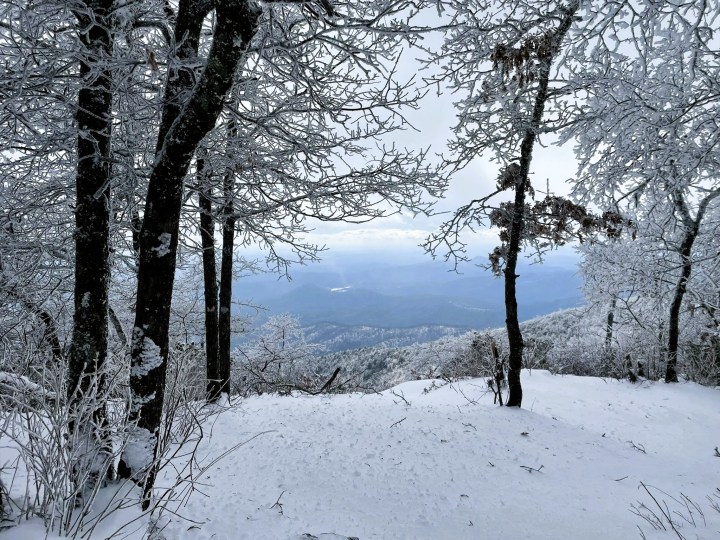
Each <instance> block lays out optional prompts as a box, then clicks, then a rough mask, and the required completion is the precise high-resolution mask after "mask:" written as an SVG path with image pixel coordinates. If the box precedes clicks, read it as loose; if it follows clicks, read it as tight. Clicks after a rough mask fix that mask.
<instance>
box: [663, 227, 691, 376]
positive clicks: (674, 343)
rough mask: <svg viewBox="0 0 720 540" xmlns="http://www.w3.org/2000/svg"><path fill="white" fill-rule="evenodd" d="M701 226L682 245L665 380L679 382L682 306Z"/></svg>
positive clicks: (671, 315)
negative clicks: (678, 359)
mask: <svg viewBox="0 0 720 540" xmlns="http://www.w3.org/2000/svg"><path fill="white" fill-rule="evenodd" d="M698 229H699V227H691V228H690V229H688V230H687V231H686V233H685V238H684V240H683V243H682V245H681V246H680V259H681V261H682V271H681V272H680V279H678V282H677V284H676V285H675V294H674V295H673V300H672V303H671V304H670V317H669V318H668V349H667V365H666V367H665V382H668V383H670V382H678V377H677V357H678V346H679V343H680V308H681V307H682V302H683V298H684V297H685V292H686V291H687V284H688V281H689V280H690V274H691V273H692V246H693V244H694V243H695V238H697V233H698Z"/></svg>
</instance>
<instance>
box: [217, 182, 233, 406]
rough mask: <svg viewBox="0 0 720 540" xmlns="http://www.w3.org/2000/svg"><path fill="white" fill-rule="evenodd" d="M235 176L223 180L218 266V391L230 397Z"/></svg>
mask: <svg viewBox="0 0 720 540" xmlns="http://www.w3.org/2000/svg"><path fill="white" fill-rule="evenodd" d="M234 178H235V175H234V174H233V173H232V172H228V173H227V174H226V175H225V178H224V180H223V196H224V199H225V204H224V208H223V234H222V260H221V264H220V315H219V323H220V334H219V339H220V354H219V356H218V368H219V373H220V391H221V392H222V393H225V394H228V395H230V339H231V337H232V332H231V327H230V323H231V320H232V278H233V271H232V267H233V251H234V242H235V217H234V215H233V212H234V207H233V184H234Z"/></svg>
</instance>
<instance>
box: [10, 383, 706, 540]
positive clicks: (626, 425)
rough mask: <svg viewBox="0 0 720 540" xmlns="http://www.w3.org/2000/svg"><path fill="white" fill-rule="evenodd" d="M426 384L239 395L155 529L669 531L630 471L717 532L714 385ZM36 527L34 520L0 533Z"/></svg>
mask: <svg viewBox="0 0 720 540" xmlns="http://www.w3.org/2000/svg"><path fill="white" fill-rule="evenodd" d="M441 384H443V383H441V382H439V381H436V383H435V385H436V386H437V385H441ZM432 386H433V383H432V382H431V381H415V382H408V383H404V384H402V385H400V386H398V387H396V388H394V389H392V390H388V391H385V392H383V393H382V394H367V395H360V394H353V395H337V396H317V397H310V396H297V397H277V396H267V395H266V396H261V397H255V398H250V399H246V400H243V401H240V402H239V403H238V404H237V406H236V407H233V408H232V409H230V410H228V411H226V412H224V413H222V414H220V415H219V416H218V417H217V418H216V419H215V422H214V424H213V426H212V431H211V432H208V433H206V439H205V440H204V441H203V443H202V444H201V447H200V454H201V457H204V458H205V459H206V460H208V461H209V460H212V459H213V458H215V457H216V456H218V455H220V454H222V453H223V452H225V451H226V450H228V449H229V448H231V447H233V446H234V445H236V444H237V443H239V442H242V441H244V440H247V439H250V438H252V437H253V436H256V435H257V434H258V433H263V434H262V435H260V436H257V437H255V438H254V439H253V440H252V441H250V442H248V443H247V444H245V445H243V446H241V447H240V448H238V449H237V450H235V451H234V452H232V453H230V454H229V455H228V456H226V457H225V458H223V459H222V460H220V461H218V462H217V463H216V464H215V465H213V466H212V467H211V468H210V469H209V470H208V471H207V474H205V475H204V476H203V477H202V478H200V481H201V482H202V483H201V484H198V485H197V488H198V491H196V492H195V493H194V494H193V495H192V497H191V498H190V499H189V501H188V502H187V504H186V505H184V506H182V507H181V508H179V513H180V514H181V515H182V516H184V517H185V518H188V519H189V520H192V521H185V520H182V519H180V518H179V517H175V516H170V522H169V523H164V524H166V527H165V529H164V530H163V535H164V538H166V539H167V540H173V539H179V540H180V539H182V540H184V539H187V540H201V539H202V540H205V539H207V540H210V539H215V540H225V539H228V540H231V539H253V540H255V539H278V540H286V539H293V540H295V539H299V538H303V536H302V535H303V534H305V533H309V534H311V535H314V536H317V537H319V538H337V537H336V536H330V533H332V534H335V535H341V536H342V537H357V538H359V539H360V540H369V539H495V538H503V539H505V540H514V539H529V540H530V539H602V540H614V539H617V540H627V539H632V538H641V533H640V530H639V529H638V527H640V528H642V530H643V531H644V533H645V534H646V536H647V538H649V539H651V538H678V535H677V534H676V533H675V532H673V531H672V530H668V531H666V532H663V531H660V532H658V531H656V530H653V528H652V527H651V526H650V524H649V523H648V522H647V521H645V520H643V519H642V518H641V517H639V516H637V515H635V514H634V513H633V511H632V510H633V505H634V506H635V508H636V509H640V510H641V511H642V512H645V513H646V514H648V515H649V511H647V510H642V509H641V504H644V505H646V506H647V507H648V508H649V509H651V510H653V511H654V512H655V513H656V514H657V515H660V514H661V510H660V509H659V508H658V507H657V506H656V505H655V503H654V502H653V499H652V498H651V496H650V495H649V494H648V493H647V492H646V491H645V489H644V488H643V487H642V485H641V482H642V483H644V484H645V485H646V486H647V488H648V489H649V490H650V493H651V494H652V495H653V496H654V497H655V498H656V500H657V501H658V503H660V504H661V505H663V509H665V506H664V505H665V504H667V511H669V512H673V511H678V514H672V516H673V518H674V520H675V522H676V523H677V524H678V526H680V525H682V528H680V529H679V531H680V533H681V534H683V535H684V536H685V537H686V538H688V539H696V538H699V539H707V540H710V539H717V538H720V512H718V511H716V510H714V509H713V508H712V506H711V503H712V501H714V502H715V504H718V505H720V491H718V488H720V457H716V456H715V453H716V450H715V448H716V447H718V446H720V390H718V389H711V388H704V387H701V386H698V385H695V384H691V383H686V384H677V385H665V384H662V383H648V382H643V383H642V384H635V385H633V384H630V383H629V382H618V381H613V380H601V379H596V378H589V377H588V378H583V377H572V376H564V377H561V376H553V375H550V374H549V373H547V372H544V371H537V370H535V371H533V372H532V373H527V372H525V373H524V387H525V400H524V406H525V408H524V409H520V410H516V409H507V408H500V407H497V406H495V405H493V403H492V396H491V395H490V394H486V393H485V385H484V383H483V381H481V380H474V381H473V380H470V381H465V382H461V383H456V384H452V385H444V386H442V387H440V388H437V389H432V390H430V391H426V389H428V388H430V387H432ZM399 396H403V397H399ZM406 401H407V402H408V403H409V404H408V403H406ZM641 449H644V452H643V451H642V450H641ZM169 480H170V476H168V477H167V478H166V479H164V480H161V481H160V483H162V482H167V481H169ZM683 496H687V497H688V498H689V499H690V500H692V501H693V502H694V503H696V504H697V505H698V506H699V508H700V510H702V512H704V517H703V516H702V515H701V514H700V512H699V511H698V510H697V509H695V508H693V507H692V506H690V508H691V510H692V512H690V511H689V510H688V508H687V507H685V506H684V505H682V504H680V503H682V501H683V499H682V497H683ZM682 516H685V518H687V520H689V521H692V520H694V521H695V526H693V525H692V524H691V523H688V521H687V520H685V519H684V518H683V517H682ZM665 526H666V527H667V528H668V529H670V526H669V525H668V524H667V523H665ZM323 534H326V535H327V536H323ZM139 536H140V535H139V534H138V535H137V537H139ZM43 537H44V535H40V529H39V528H38V526H37V524H26V525H23V526H22V527H20V528H14V529H10V530H7V531H5V532H4V533H3V534H0V539H2V540H9V539H16V538H17V539H20V538H23V539H28V540H29V539H33V538H43ZM94 537H97V538H102V537H103V536H102V535H101V534H100V533H97V535H94V536H93V538H94ZM305 538H310V537H305Z"/></svg>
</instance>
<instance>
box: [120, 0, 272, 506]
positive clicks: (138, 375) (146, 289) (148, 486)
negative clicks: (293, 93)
mask: <svg viewBox="0 0 720 540" xmlns="http://www.w3.org/2000/svg"><path fill="white" fill-rule="evenodd" d="M196 6H197V3H196V2H193V1H189V0H188V1H187V2H182V1H181V2H180V6H179V10H178V18H177V28H176V34H175V37H176V39H177V41H178V42H181V41H183V40H184V39H185V37H186V36H185V35H184V33H179V32H178V29H179V28H183V27H185V28H199V27H200V25H201V24H202V18H203V16H204V14H203V13H201V14H200V15H202V16H201V17H198V14H197V13H193V8H194V7H196ZM215 10H216V15H217V20H216V25H215V31H214V36H213V43H212V46H211V49H210V52H209V54H208V58H207V61H206V63H205V67H204V70H203V73H202V75H201V76H200V79H199V80H198V82H197V84H196V85H195V87H194V88H193V89H192V93H191V94H190V95H189V97H188V98H187V99H181V100H180V99H179V100H178V101H179V102H180V104H181V107H180V109H179V110H178V112H177V113H176V114H177V117H176V118H175V120H174V121H173V122H172V123H169V122H167V121H166V118H165V117H164V118H163V125H167V124H170V127H169V129H168V131H167V135H166V136H165V137H164V138H163V141H162V143H159V144H158V148H159V151H158V153H157V156H156V160H155V165H154V168H153V171H152V174H151V175H150V182H149V184H148V194H147V199H146V206H145V217H144V220H143V226H142V230H141V233H140V264H139V270H138V290H137V307H136V309H137V311H136V315H135V327H134V330H133V336H132V347H131V367H130V390H131V408H130V411H129V412H130V419H131V420H133V421H135V422H137V425H136V427H135V428H134V429H133V431H132V433H131V436H130V440H129V442H128V444H127V446H126V448H125V451H124V452H123V457H122V464H123V467H122V472H123V474H124V475H126V476H132V477H133V478H135V479H136V480H137V481H140V482H142V484H143V490H144V496H145V498H144V501H143V506H144V507H145V508H147V507H149V504H150V493H151V490H152V487H153V484H154V481H155V474H156V472H157V460H156V457H157V450H158V442H159V440H158V436H159V432H160V424H161V421H162V410H163V399H164V392H165V374H166V371H167V359H168V348H169V338H168V330H169V328H168V327H169V323H170V303H171V301H172V287H173V282H174V279H175V258H176V253H177V244H178V233H179V224H180V210H181V206H182V192H183V179H184V177H185V174H186V173H187V171H188V168H189V166H190V161H191V159H192V157H193V154H194V153H195V150H196V148H197V146H198V144H199V143H200V141H201V140H202V138H203V137H204V136H205V135H206V134H207V133H208V132H209V131H210V130H211V129H212V128H213V127H214V126H215V123H216V121H217V118H218V116H219V114H220V112H221V110H222V106H223V100H224V98H225V95H226V94H227V92H228V90H229V89H230V86H231V85H232V81H233V76H234V73H235V70H236V68H237V65H238V62H239V61H240V59H241V57H242V55H243V53H244V52H245V51H246V50H247V47H248V44H249V41H250V40H251V39H252V37H253V35H254V34H255V31H256V27H257V21H258V19H259V13H258V12H257V11H256V9H255V8H254V6H251V4H250V3H249V2H248V1H247V0H227V1H225V2H217V3H216V7H215ZM177 84H179V82H178V79H177V78H172V77H171V78H169V80H168V86H167V88H166V98H165V99H166V103H167V98H168V95H169V94H170V93H171V92H170V88H172V87H174V86H175V85H177ZM188 90H189V89H188ZM181 94H182V92H177V93H176V94H175V95H176V96H180V95H181ZM165 112H166V111H164V113H165Z"/></svg>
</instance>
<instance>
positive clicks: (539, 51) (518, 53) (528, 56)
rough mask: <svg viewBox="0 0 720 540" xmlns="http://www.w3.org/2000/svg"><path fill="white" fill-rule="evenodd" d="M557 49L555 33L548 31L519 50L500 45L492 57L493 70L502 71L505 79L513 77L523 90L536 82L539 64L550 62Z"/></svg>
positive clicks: (529, 39) (528, 40)
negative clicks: (527, 84) (528, 84)
mask: <svg viewBox="0 0 720 540" xmlns="http://www.w3.org/2000/svg"><path fill="white" fill-rule="evenodd" d="M557 49H558V44H557V39H556V37H555V33H554V32H553V31H552V30H548V31H547V32H545V33H543V34H540V35H537V36H532V37H530V38H528V39H527V40H525V42H524V43H523V44H522V45H520V47H519V48H515V47H512V46H507V45H505V44H503V43H500V44H499V45H497V46H496V47H495V49H494V50H493V52H492V54H491V55H490V60H492V63H493V69H498V68H500V69H501V73H502V77H503V79H507V78H510V77H511V78H512V80H513V81H515V82H517V83H518V86H519V87H520V88H522V87H523V86H525V84H526V83H532V82H533V81H534V80H535V77H536V76H537V68H538V65H539V63H541V62H545V61H548V60H550V59H551V58H552V57H553V55H554V54H555V53H556V52H557Z"/></svg>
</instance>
